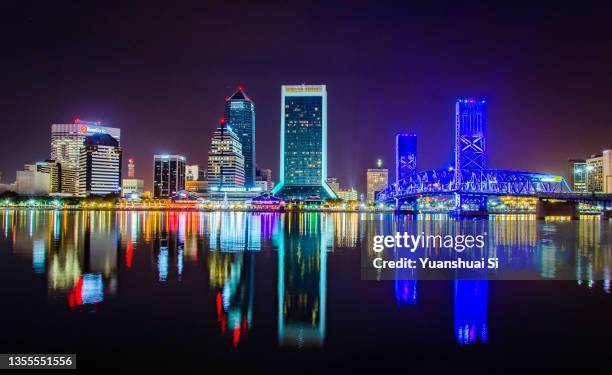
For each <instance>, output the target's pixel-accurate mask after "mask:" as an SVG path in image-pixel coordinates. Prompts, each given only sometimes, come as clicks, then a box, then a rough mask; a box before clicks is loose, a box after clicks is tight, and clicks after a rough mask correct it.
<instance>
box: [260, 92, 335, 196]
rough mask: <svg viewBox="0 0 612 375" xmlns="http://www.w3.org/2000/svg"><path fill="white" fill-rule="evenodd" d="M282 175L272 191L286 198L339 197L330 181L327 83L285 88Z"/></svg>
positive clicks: (281, 149)
mask: <svg viewBox="0 0 612 375" xmlns="http://www.w3.org/2000/svg"><path fill="white" fill-rule="evenodd" d="M280 151H281V157H280V160H281V161H280V174H279V176H280V179H281V181H280V182H279V183H278V184H277V185H276V186H275V187H274V190H273V191H272V194H274V195H276V196H277V197H279V198H282V199H285V200H294V199H295V200H303V199H307V198H309V197H311V196H317V197H319V198H320V199H327V198H336V194H335V193H334V192H333V191H332V190H331V189H330V187H329V186H328V185H327V90H326V88H325V85H291V86H282V88H281V145H280Z"/></svg>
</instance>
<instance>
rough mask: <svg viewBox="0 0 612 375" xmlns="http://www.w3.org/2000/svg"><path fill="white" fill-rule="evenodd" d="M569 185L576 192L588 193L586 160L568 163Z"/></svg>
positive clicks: (569, 161) (574, 160) (572, 160)
mask: <svg viewBox="0 0 612 375" xmlns="http://www.w3.org/2000/svg"><path fill="white" fill-rule="evenodd" d="M565 176H566V180H567V184H568V185H569V186H570V188H571V189H572V191H574V192H578V193H581V192H586V191H587V164H586V160H584V159H571V160H568V161H567V169H566V171H565Z"/></svg>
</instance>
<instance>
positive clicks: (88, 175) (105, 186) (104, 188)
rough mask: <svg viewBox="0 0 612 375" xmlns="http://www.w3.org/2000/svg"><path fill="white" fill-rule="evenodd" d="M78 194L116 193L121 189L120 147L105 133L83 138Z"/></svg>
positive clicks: (82, 195)
mask: <svg viewBox="0 0 612 375" xmlns="http://www.w3.org/2000/svg"><path fill="white" fill-rule="evenodd" d="M78 184H79V189H78V194H79V196H81V197H84V196H88V195H108V194H113V193H115V194H117V193H119V192H120V190H121V147H119V142H118V141H117V140H116V139H115V138H113V137H112V136H110V135H109V134H107V133H97V134H93V135H90V136H87V137H86V138H85V142H84V144H83V147H81V153H80V157H79V173H78Z"/></svg>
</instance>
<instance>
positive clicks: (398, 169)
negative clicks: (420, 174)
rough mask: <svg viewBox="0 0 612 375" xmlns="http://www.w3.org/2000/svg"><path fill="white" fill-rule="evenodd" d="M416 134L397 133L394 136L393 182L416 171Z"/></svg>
mask: <svg viewBox="0 0 612 375" xmlns="http://www.w3.org/2000/svg"><path fill="white" fill-rule="evenodd" d="M416 163H417V136H416V134H414V133H398V134H397V135H396V136H395V182H398V181H400V180H403V179H404V178H406V177H408V176H409V175H410V174H411V173H412V172H414V171H416V165H417V164H416Z"/></svg>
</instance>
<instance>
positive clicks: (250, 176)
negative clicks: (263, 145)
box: [223, 86, 256, 188]
mask: <svg viewBox="0 0 612 375" xmlns="http://www.w3.org/2000/svg"><path fill="white" fill-rule="evenodd" d="M223 118H224V120H225V123H226V124H228V126H229V127H231V128H232V130H233V131H234V132H235V133H236V135H237V136H238V140H239V141H240V143H241V144H242V155H244V186H245V187H247V188H252V187H255V165H256V161H255V104H254V103H253V101H252V100H251V99H250V98H249V97H248V96H247V95H246V94H245V93H244V91H243V89H242V87H241V86H238V89H237V91H236V92H235V93H234V94H233V95H232V96H230V97H229V98H227V99H226V100H225V112H224V114H223Z"/></svg>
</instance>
